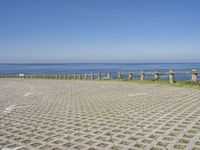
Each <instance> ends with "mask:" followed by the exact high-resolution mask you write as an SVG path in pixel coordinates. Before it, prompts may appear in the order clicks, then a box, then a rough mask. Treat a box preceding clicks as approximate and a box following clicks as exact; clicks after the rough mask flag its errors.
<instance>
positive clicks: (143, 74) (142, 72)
mask: <svg viewBox="0 0 200 150" xmlns="http://www.w3.org/2000/svg"><path fill="white" fill-rule="evenodd" d="M140 75H141V77H140V79H141V80H142V81H143V80H145V72H144V71H141V74H140Z"/></svg>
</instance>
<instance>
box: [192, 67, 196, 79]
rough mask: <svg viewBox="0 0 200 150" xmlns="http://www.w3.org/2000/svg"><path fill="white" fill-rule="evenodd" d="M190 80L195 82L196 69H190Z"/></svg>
mask: <svg viewBox="0 0 200 150" xmlns="http://www.w3.org/2000/svg"><path fill="white" fill-rule="evenodd" d="M192 81H194V82H197V70H196V69H192Z"/></svg>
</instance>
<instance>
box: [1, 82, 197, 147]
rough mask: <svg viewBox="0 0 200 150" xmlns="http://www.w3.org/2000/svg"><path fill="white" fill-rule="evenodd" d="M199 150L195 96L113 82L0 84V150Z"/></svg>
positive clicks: (188, 92) (165, 88) (192, 91)
mask: <svg viewBox="0 0 200 150" xmlns="http://www.w3.org/2000/svg"><path fill="white" fill-rule="evenodd" d="M1 148H2V149H6V148H7V149H16V150H29V149H33V150H75V149H81V150H110V149H113V150H118V149H119V150H139V149H145V150H167V149H168V150H174V149H177V150H178V149H188V150H198V149H200V91H199V90H195V89H189V88H178V87H170V86H161V85H148V84H137V83H127V82H117V81H89V80H42V79H0V149H1Z"/></svg>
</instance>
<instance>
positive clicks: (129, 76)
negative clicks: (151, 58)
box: [128, 72, 133, 80]
mask: <svg viewBox="0 0 200 150" xmlns="http://www.w3.org/2000/svg"><path fill="white" fill-rule="evenodd" d="M132 78H133V74H132V73H131V72H129V73H128V79H129V80H132Z"/></svg>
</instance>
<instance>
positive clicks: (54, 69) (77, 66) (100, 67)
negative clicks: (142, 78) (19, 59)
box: [0, 63, 200, 80]
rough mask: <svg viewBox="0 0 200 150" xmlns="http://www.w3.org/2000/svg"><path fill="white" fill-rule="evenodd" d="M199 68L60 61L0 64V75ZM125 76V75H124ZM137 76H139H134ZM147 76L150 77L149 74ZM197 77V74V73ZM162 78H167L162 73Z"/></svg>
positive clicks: (197, 65)
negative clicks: (52, 62) (55, 62)
mask: <svg viewBox="0 0 200 150" xmlns="http://www.w3.org/2000/svg"><path fill="white" fill-rule="evenodd" d="M192 69H197V70H200V63H62V64H61V63H60V64H50V63H49V64H0V75H18V74H21V73H22V74H25V75H61V74H62V75H63V74H84V73H99V72H100V73H107V72H110V73H111V77H112V78H115V77H116V76H117V72H129V71H166V72H167V71H169V70H174V71H191V70H192ZM125 77H126V75H125ZM135 78H139V76H137V75H136V76H135ZM147 78H152V76H151V75H149V76H147ZM190 78H191V75H177V76H176V79H180V80H189V79H190ZM198 78H199V75H198ZM163 79H167V76H166V75H164V76H163Z"/></svg>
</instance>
